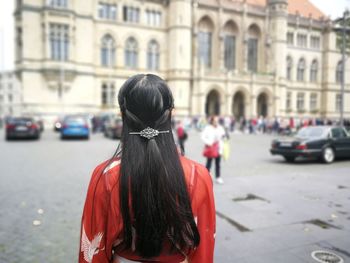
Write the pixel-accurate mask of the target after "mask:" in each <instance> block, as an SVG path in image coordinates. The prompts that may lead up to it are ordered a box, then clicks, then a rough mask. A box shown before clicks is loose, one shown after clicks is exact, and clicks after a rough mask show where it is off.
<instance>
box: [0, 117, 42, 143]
mask: <svg viewBox="0 0 350 263" xmlns="http://www.w3.org/2000/svg"><path fill="white" fill-rule="evenodd" d="M5 134H6V135H5V137H6V140H11V139H17V138H23V139H24V138H26V139H39V138H40V127H39V125H38V124H37V123H36V122H35V120H34V119H33V118H28V117H16V118H10V119H8V120H7V122H6V132H5Z"/></svg>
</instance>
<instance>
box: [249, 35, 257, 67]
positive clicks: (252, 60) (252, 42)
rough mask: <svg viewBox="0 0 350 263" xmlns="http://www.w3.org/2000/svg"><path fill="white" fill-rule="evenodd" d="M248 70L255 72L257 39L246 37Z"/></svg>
mask: <svg viewBox="0 0 350 263" xmlns="http://www.w3.org/2000/svg"><path fill="white" fill-rule="evenodd" d="M248 70H249V71H251V72H257V70H258V39H256V38H250V39H248Z"/></svg>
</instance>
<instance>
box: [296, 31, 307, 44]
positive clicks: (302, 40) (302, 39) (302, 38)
mask: <svg viewBox="0 0 350 263" xmlns="http://www.w3.org/2000/svg"><path fill="white" fill-rule="evenodd" d="M297 45H298V47H307V36H306V34H300V33H299V34H298V35H297Z"/></svg>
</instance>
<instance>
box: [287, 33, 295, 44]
mask: <svg viewBox="0 0 350 263" xmlns="http://www.w3.org/2000/svg"><path fill="white" fill-rule="evenodd" d="M287 44H288V45H291V46H292V45H294V33H292V32H288V33H287Z"/></svg>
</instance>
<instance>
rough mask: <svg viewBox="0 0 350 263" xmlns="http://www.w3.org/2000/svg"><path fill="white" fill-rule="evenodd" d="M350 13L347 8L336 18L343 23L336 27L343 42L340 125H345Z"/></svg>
mask: <svg viewBox="0 0 350 263" xmlns="http://www.w3.org/2000/svg"><path fill="white" fill-rule="evenodd" d="M349 15H350V12H349V10H348V9H346V10H345V11H344V13H343V17H342V18H339V19H337V20H336V22H337V23H339V24H340V23H341V21H342V26H341V27H340V28H335V31H336V32H339V33H341V34H342V40H341V41H342V44H341V52H342V60H341V72H342V75H341V79H340V85H341V93H340V125H341V126H342V127H343V126H344V93H345V62H346V47H347V45H346V34H347V33H349V34H350V28H348V27H347V25H346V22H347V19H348V17H349Z"/></svg>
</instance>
